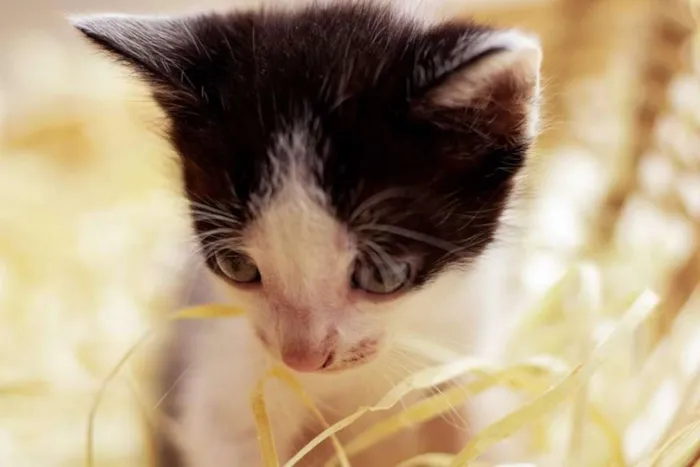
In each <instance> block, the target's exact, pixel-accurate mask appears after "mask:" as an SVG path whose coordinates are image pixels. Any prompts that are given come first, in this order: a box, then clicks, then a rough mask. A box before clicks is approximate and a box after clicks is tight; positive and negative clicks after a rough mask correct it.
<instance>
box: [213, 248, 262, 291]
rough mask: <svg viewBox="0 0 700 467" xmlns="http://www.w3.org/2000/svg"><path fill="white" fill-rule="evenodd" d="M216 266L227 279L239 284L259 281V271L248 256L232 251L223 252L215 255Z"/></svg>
mask: <svg viewBox="0 0 700 467" xmlns="http://www.w3.org/2000/svg"><path fill="white" fill-rule="evenodd" d="M216 265H217V267H218V268H219V270H220V271H221V272H222V273H223V274H224V275H225V276H226V277H228V278H229V279H231V280H232V281H234V282H239V283H244V284H248V283H252V282H259V281H260V271H259V270H258V267H257V266H256V265H255V263H254V262H253V260H252V259H251V258H249V257H248V256H246V255H244V254H242V253H237V252H234V251H224V252H219V253H217V254H216Z"/></svg>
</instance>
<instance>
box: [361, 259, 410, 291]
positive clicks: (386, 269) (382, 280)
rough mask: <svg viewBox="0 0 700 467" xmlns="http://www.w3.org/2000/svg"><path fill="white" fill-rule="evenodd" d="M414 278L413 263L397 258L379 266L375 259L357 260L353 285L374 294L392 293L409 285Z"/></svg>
mask: <svg viewBox="0 0 700 467" xmlns="http://www.w3.org/2000/svg"><path fill="white" fill-rule="evenodd" d="M411 278H412V268H411V264H410V263H408V262H406V261H401V260H395V261H392V262H391V265H387V264H382V265H380V266H378V265H377V264H375V262H373V261H369V262H366V261H356V262H355V269H354V271H353V273H352V286H353V287H355V288H357V289H361V290H364V291H365V292H369V293H372V294H384V295H386V294H390V293H393V292H396V291H398V290H399V289H401V288H403V287H405V286H407V285H408V283H409V282H410V280H411Z"/></svg>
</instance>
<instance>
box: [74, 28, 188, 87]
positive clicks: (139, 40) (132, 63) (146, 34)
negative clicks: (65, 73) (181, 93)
mask: <svg viewBox="0 0 700 467" xmlns="http://www.w3.org/2000/svg"><path fill="white" fill-rule="evenodd" d="M70 21H71V23H72V24H73V26H75V27H76V28H77V29H78V30H79V31H80V32H82V33H83V34H84V35H85V36H86V37H87V38H88V39H90V40H91V41H92V42H93V43H94V44H96V45H97V46H98V47H99V48H100V49H102V50H104V51H106V52H108V53H109V54H110V55H112V56H113V57H114V58H115V59H117V60H118V61H120V62H123V63H125V64H126V65H128V66H129V67H130V68H131V69H133V70H135V71H136V72H138V73H139V74H140V75H141V76H142V77H145V78H146V79H147V80H148V81H150V82H151V84H157V85H170V86H174V87H176V88H181V89H183V90H184V88H186V87H188V86H191V85H192V83H188V82H187V81H186V75H185V73H184V70H185V68H186V67H187V66H188V64H191V63H192V62H193V60H194V59H195V58H196V57H192V56H191V55H192V48H191V47H187V44H186V40H187V39H186V38H188V37H190V36H189V35H188V34H190V28H189V27H188V26H189V25H188V21H191V19H188V18H162V17H147V16H129V15H96V16H92V15H88V16H73V17H70ZM191 39H192V40H194V41H196V38H194V37H191ZM195 43H196V42H195ZM195 49H196V48H195Z"/></svg>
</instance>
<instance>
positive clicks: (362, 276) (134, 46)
mask: <svg viewBox="0 0 700 467" xmlns="http://www.w3.org/2000/svg"><path fill="white" fill-rule="evenodd" d="M75 24H76V26H77V27H78V28H79V29H80V30H81V31H82V32H83V33H85V34H86V35H87V36H88V37H89V38H90V39H92V40H93V41H94V42H95V43H97V44H98V45H99V46H101V47H102V48H103V49H105V50H107V51H109V52H110V53H111V54H113V55H114V56H116V57H117V58H119V59H120V60H122V61H124V62H126V63H127V64H128V65H129V66H130V67H131V68H133V69H134V70H135V71H136V72H137V73H138V74H140V75H141V76H142V77H144V78H146V79H147V81H148V83H149V84H150V86H151V87H152V90H153V95H154V97H155V99H156V101H157V102H158V103H159V104H160V106H161V107H162V108H163V109H164V110H165V112H166V114H167V116H168V118H169V121H170V138H171V139H172V143H173V145H174V147H175V148H176V150H177V152H178V153H179V155H180V156H181V159H182V165H183V168H184V179H185V187H186V192H187V196H188V197H189V198H190V201H191V211H192V216H193V223H194V228H195V231H196V233H197V235H198V238H199V240H200V242H201V245H202V248H203V252H204V254H205V257H206V261H207V264H208V266H209V268H210V269H211V271H213V272H214V273H215V274H216V275H217V276H218V278H219V279H220V280H221V281H222V282H223V283H225V284H226V287H227V289H228V290H229V291H230V292H231V294H232V295H233V297H234V298H235V299H236V300H237V301H239V302H241V303H242V304H243V305H244V306H245V307H246V308H247V311H248V312H249V314H250V317H251V321H252V323H253V326H254V327H255V330H256V332H257V334H258V336H259V338H260V340H261V341H262V342H263V343H264V344H265V345H266V346H267V347H268V349H269V350H270V351H271V352H272V354H273V355H276V356H278V357H280V358H281V359H282V360H283V361H284V362H286V363H287V365H288V366H290V367H291V368H294V369H297V370H300V371H330V370H335V369H341V368H347V367H349V366H354V365H357V364H359V363H363V362H365V361H369V360H371V359H372V357H373V356H374V355H375V354H376V353H377V352H378V350H379V349H381V348H382V347H383V346H384V344H385V343H386V341H387V337H388V336H389V335H390V333H389V332H388V331H389V330H390V329H391V326H392V323H395V322H397V321H400V320H402V319H405V316H404V315H406V314H408V313H411V312H412V311H411V310H413V312H416V313H423V314H424V315H430V314H433V311H432V310H429V309H427V310H420V311H416V310H415V308H416V306H418V304H419V303H421V304H424V303H426V301H425V299H423V300H420V299H419V298H420V297H421V296H423V297H426V296H430V294H431V293H432V294H433V295H436V294H438V293H439V294H441V295H444V294H446V293H448V291H449V288H446V287H442V288H441V287H440V286H439V284H440V283H441V282H444V281H447V280H452V279H454V278H455V277H464V276H467V275H469V274H470V273H471V272H470V264H471V263H472V262H473V260H474V259H476V258H477V257H479V256H480V255H482V254H483V253H484V251H485V249H486V248H487V247H488V246H489V245H490V244H491V243H492V242H493V241H494V238H495V235H496V232H497V230H498V227H499V223H500V219H501V216H502V214H503V211H504V208H505V207H506V204H507V202H508V199H509V197H510V195H511V191H512V188H513V181H514V177H515V175H516V174H517V173H518V172H519V170H520V169H521V168H522V167H523V164H524V162H525V157H526V153H527V151H528V147H529V145H530V143H531V140H532V138H533V136H534V128H535V122H536V106H537V102H536V101H537V97H538V75H539V65H540V58H541V54H540V49H539V46H538V44H537V42H536V41H534V40H532V39H531V38H529V37H527V36H524V35H521V34H519V33H516V32H513V31H500V30H493V29H489V28H486V27H481V26H476V25H474V24H471V23H456V22H454V23H444V24H437V25H432V26H426V25H421V24H419V23H418V22H415V21H412V20H409V19H407V18H405V17H403V16H400V15H397V14H394V13H392V12H391V11H389V10H388V9H383V8H378V7H370V6H367V5H358V4H353V5H345V6H337V5H336V6H325V7H320V6H315V7H308V8H305V9H302V10H299V11H296V12H275V11H268V12H245V13H232V14H225V15H224V14H209V15H202V16H196V17H185V18H166V19H157V18H140V17H117V16H103V17H89V18H82V19H78V20H77V21H76V23H75ZM449 278H452V279H449ZM437 291H439V292H437ZM436 298H437V297H436ZM421 306H423V305H421ZM438 319H439V318H438Z"/></svg>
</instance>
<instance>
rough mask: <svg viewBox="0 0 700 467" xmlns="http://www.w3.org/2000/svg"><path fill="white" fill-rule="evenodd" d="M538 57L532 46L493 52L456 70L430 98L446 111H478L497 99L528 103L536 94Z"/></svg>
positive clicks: (538, 54) (535, 49) (538, 51)
mask: <svg viewBox="0 0 700 467" xmlns="http://www.w3.org/2000/svg"><path fill="white" fill-rule="evenodd" d="M541 56H542V54H541V52H540V50H539V49H537V48H533V47H525V48H521V49H516V50H504V51H501V52H495V53H493V54H492V55H489V56H487V57H484V58H483V59H481V60H479V61H478V62H477V63H475V64H474V65H473V66H467V67H465V68H464V69H462V70H459V71H457V72H456V73H455V74H454V75H453V76H450V77H449V78H448V79H447V80H446V81H445V82H444V83H443V84H441V85H440V86H439V87H437V88H436V89H434V90H433V91H432V92H431V93H430V94H429V99H430V101H431V102H432V103H434V104H437V105H439V106H443V107H448V108H461V107H478V108H481V107H484V106H486V105H488V103H490V102H493V101H497V100H499V97H501V98H502V99H505V100H511V101H513V102H512V103H518V102H523V101H527V100H530V99H531V98H533V97H535V96H536V95H537V94H538V92H539V89H538V87H539V86H538V85H539V69H540V62H541ZM504 91H505V92H504Z"/></svg>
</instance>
